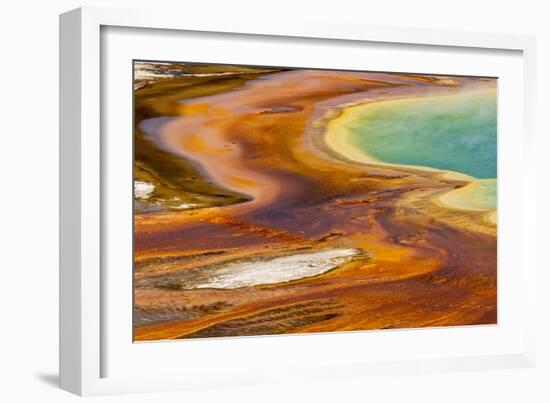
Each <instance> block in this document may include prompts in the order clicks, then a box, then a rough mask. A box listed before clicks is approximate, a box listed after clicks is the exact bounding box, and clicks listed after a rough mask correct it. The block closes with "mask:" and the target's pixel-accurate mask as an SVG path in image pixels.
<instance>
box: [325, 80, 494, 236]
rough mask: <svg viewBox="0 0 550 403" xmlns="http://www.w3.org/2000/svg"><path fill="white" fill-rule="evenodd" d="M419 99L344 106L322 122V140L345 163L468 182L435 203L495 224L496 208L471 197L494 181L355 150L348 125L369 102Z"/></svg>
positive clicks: (453, 94)
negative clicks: (479, 215) (482, 214)
mask: <svg viewBox="0 0 550 403" xmlns="http://www.w3.org/2000/svg"><path fill="white" fill-rule="evenodd" d="M492 90H493V89H481V90H473V91H492ZM458 94H459V93H451V94H444V95H430V96H427V97H421V98H424V99H425V98H439V97H452V96H456V95H458ZM415 98H420V97H404V98H390V99H387V98H386V99H378V100H377V99H372V100H369V101H366V102H360V103H355V104H351V105H343V106H341V107H339V108H338V109H339V113H338V114H337V115H336V117H331V118H327V119H326V121H325V131H324V133H323V141H324V143H325V144H326V146H327V147H328V148H329V149H330V150H332V151H334V152H335V153H336V154H338V155H340V156H342V157H344V158H345V159H347V160H350V161H353V162H357V163H360V164H365V165H373V166H382V167H395V168H406V169H411V170H415V171H420V172H422V171H424V172H431V173H437V174H438V177H439V178H440V179H443V180H451V181H461V182H467V184H466V185H465V186H463V187H460V188H457V189H451V190H449V191H446V192H444V193H443V194H438V195H436V196H435V197H434V201H435V202H436V204H438V205H440V206H442V207H446V208H451V209H457V210H469V211H480V212H487V214H485V220H486V221H487V222H488V223H490V224H495V225H496V224H497V209H496V207H495V208H492V207H491V208H485V207H480V206H479V203H477V202H476V201H475V200H472V197H474V195H475V194H476V191H477V190H478V188H479V187H480V186H481V185H482V184H483V183H485V182H488V181H495V182H496V178H494V179H493V178H492V179H478V178H475V177H473V176H470V175H467V174H464V173H461V172H456V171H449V170H444V169H438V168H433V167H428V166H421V165H405V164H396V163H391V162H386V161H381V160H379V159H377V158H375V157H373V156H372V155H369V154H368V153H367V152H366V151H365V150H362V149H360V148H359V147H357V146H356V145H355V144H354V143H353V141H352V140H351V132H350V131H349V130H348V129H347V126H348V125H349V124H351V123H353V122H355V121H357V120H358V119H359V117H360V115H361V113H362V111H363V110H364V109H365V108H367V107H368V105H369V104H372V103H381V102H385V103H390V102H391V103H400V102H409V101H411V100H412V99H415Z"/></svg>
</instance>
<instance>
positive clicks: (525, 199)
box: [60, 8, 537, 395]
mask: <svg viewBox="0 0 550 403" xmlns="http://www.w3.org/2000/svg"><path fill="white" fill-rule="evenodd" d="M108 27H118V28H131V29H146V30H150V29H154V30H157V31H156V32H159V30H160V31H164V32H176V31H179V32H194V33H195V34H197V33H201V32H202V33H204V34H205V35H206V33H219V35H222V36H223V35H232V34H240V35H241V34H242V35H247V36H251V37H254V38H255V40H258V41H262V40H263V39H268V38H283V39H284V40H287V41H288V40H290V41H295V42H296V43H300V41H305V42H304V43H305V45H304V46H307V43H310V42H307V41H308V40H317V39H319V40H338V41H340V42H338V43H342V44H345V43H359V44H361V43H377V44H378V45H377V46H389V45H396V44H397V45H414V46H416V45H418V46H428V47H434V48H438V49H443V48H445V49H470V50H475V52H477V53H478V54H483V52H489V51H490V50H499V51H513V52H516V53H517V54H518V55H520V56H519V57H520V58H521V63H520V64H521V69H522V77H519V79H520V80H522V82H521V84H522V87H521V88H522V89H523V93H521V94H520V96H521V100H520V103H521V106H522V115H523V119H522V123H521V122H520V123H521V124H522V126H521V127H520V129H519V133H515V134H514V133H512V134H511V135H512V136H516V137H514V138H515V139H516V140H517V142H518V144H520V146H521V150H522V155H523V159H524V161H525V163H524V167H525V168H524V170H523V172H524V173H527V174H526V175H523V179H522V181H523V183H522V185H523V188H524V189H528V188H529V186H532V187H534V183H532V181H534V179H533V178H534V177H535V176H534V175H529V174H528V173H529V172H534V171H535V161H534V158H533V155H534V147H535V133H534V126H533V125H534V123H533V122H534V102H535V61H534V58H535V42H534V38H533V37H530V36H521V35H507V34H489V33H468V32H456V31H444V30H437V31H431V30H419V29H408V28H384V27H370V26H364V25H360V26H359V25H350V24H342V23H327V22H315V21H306V22H302V23H299V24H292V23H288V24H286V25H284V26H283V25H281V24H279V22H276V21H272V22H270V21H269V20H261V21H260V20H247V19H244V18H243V19H223V20H221V19H219V20H216V19H213V18H210V17H208V16H204V15H181V14H177V15H174V14H171V13H170V12H169V11H164V12H161V11H151V10H117V9H105V8H80V9H77V10H73V11H70V12H68V13H65V14H63V15H61V17H60V49H61V53H60V99H61V101H60V385H61V387H62V388H63V389H65V390H68V391H70V392H73V393H76V394H79V395H96V394H112V393H130V392H132V393H133V392H140V391H148V392H149V391H161V390H172V389H185V388H196V387H214V386H223V385H226V384H232V385H247V384H257V383H266V382H267V383H269V382H273V381H276V382H281V381H283V382H293V381H295V380H296V379H300V380H301V381H303V380H304V379H327V380H329V379H334V377H335V376H336V377H346V376H348V375H349V374H354V375H353V376H369V375H370V374H374V373H376V374H380V373H386V374H389V375H397V374H410V373H419V372H442V371H465V370H476V369H493V368H494V369H497V368H518V367H528V366H533V365H534V363H535V346H534V339H535V328H536V326H535V323H534V318H531V317H530V315H532V314H533V312H535V308H536V306H535V288H536V287H535V278H536V270H537V268H536V261H535V258H534V256H535V255H536V253H535V251H534V250H533V248H534V247H535V244H536V242H535V240H534V239H533V238H534V237H535V234H536V230H535V227H536V216H535V200H534V196H530V194H529V192H518V194H517V195H516V196H511V197H514V198H516V199H515V202H517V203H516V204H515V206H519V207H520V209H521V211H517V210H515V211H514V214H521V220H520V219H519V218H518V219H517V220H516V221H514V224H513V225H514V227H512V225H510V226H509V227H507V228H513V229H514V230H515V231H519V232H518V234H517V236H518V237H519V239H520V240H521V239H523V243H522V249H521V251H520V252H517V255H515V257H514V258H515V259H519V260H518V262H520V263H521V279H522V281H521V282H518V283H517V287H518V291H517V292H518V293H520V294H518V295H521V296H522V298H523V299H524V304H523V305H522V309H523V311H524V320H523V321H522V322H521V323H519V322H518V324H517V325H511V326H516V327H514V329H512V330H513V332H514V334H515V335H516V336H517V335H521V342H516V341H517V340H519V339H518V337H520V336H517V337H516V336H514V337H516V339H517V340H516V339H514V340H516V341H514V343H510V344H509V345H508V344H506V345H503V347H502V348H500V349H499V350H498V352H497V350H494V351H486V352H485V351H483V350H482V349H481V350H480V351H477V352H474V351H470V352H469V353H468V354H464V355H461V353H460V352H459V351H458V350H457V351H455V352H453V353H449V354H445V352H444V351H443V352H441V351H439V352H436V353H434V354H431V355H429V354H426V355H423V356H419V357H420V358H414V357H413V358H411V357H405V356H403V357H401V356H400V355H399V353H397V354H396V356H395V357H389V358H388V359H387V360H378V361H372V360H371V361H369V360H363V359H362V357H361V356H358V357H357V359H354V360H348V361H345V362H336V361H335V362H330V360H328V361H327V362H326V363H322V362H317V361H316V362H314V361H308V358H307V357H308V356H307V355H304V356H300V357H298V358H296V359H295V360H289V362H288V365H284V363H276V364H275V363H274V364H273V366H272V368H270V365H271V364H270V363H269V362H267V363H266V368H264V370H263V371H262V372H258V371H257V370H254V368H253V367H251V366H249V367H246V365H248V364H247V363H248V362H252V361H247V359H246V358H245V359H243V364H242V365H241V367H238V366H237V368H236V369H234V370H233V371H232V372H229V370H228V369H227V368H223V367H222V368H221V369H220V371H219V377H218V378H216V377H213V378H212V379H209V380H208V379H204V377H201V374H203V373H201V372H200V371H198V372H197V373H196V376H193V375H194V374H191V373H187V374H186V375H181V374H180V375H178V374H177V373H176V372H175V371H174V368H177V365H179V366H181V368H182V371H181V373H185V371H184V367H185V366H187V367H189V366H192V365H194V364H197V362H193V360H197V358H193V359H191V360H190V361H188V362H186V363H184V364H177V365H176V366H175V367H172V372H170V371H168V372H167V373H163V374H159V375H158V376H152V375H147V374H145V375H144V374H131V373H128V374H125V373H124V371H125V369H124V368H122V369H121V370H120V371H110V370H109V371H108V370H107V369H106V364H105V363H106V361H107V359H108V358H109V357H110V356H111V355H112V356H114V355H116V354H115V352H113V351H119V347H120V346H119V345H117V344H113V342H112V341H111V339H110V338H109V337H110V336H108V335H106V334H107V333H106V332H105V329H104V327H105V326H106V325H107V324H109V323H110V322H109V321H106V319H105V318H106V317H107V316H109V313H110V308H109V307H110V305H109V304H107V302H106V301H107V296H108V291H106V289H105V278H107V277H108V276H105V273H104V272H102V267H104V266H105V264H106V262H105V259H106V257H105V253H104V252H105V250H106V247H105V245H104V242H105V241H104V239H103V238H104V237H103V230H102V225H104V224H105V220H106V219H107V218H106V217H105V215H104V212H102V209H103V208H104V203H106V202H105V200H104V197H105V190H106V189H107V188H106V184H105V182H106V180H105V178H106V177H109V175H111V174H112V172H109V171H108V170H106V166H107V165H106V164H105V160H106V158H107V157H105V155H106V152H105V147H110V145H109V144H110V143H109V141H106V140H105V139H104V138H102V132H105V131H106V130H108V127H106V126H105V127H104V124H105V125H107V126H108V124H107V123H104V122H103V121H102V118H104V116H102V109H101V107H102V104H101V103H102V92H103V93H105V92H108V91H107V89H106V88H104V87H102V84H104V83H103V82H102V76H101V75H102V62H104V61H102V60H101V58H102V57H105V55H109V53H102V52H103V49H102V47H104V46H105V43H103V42H102V30H104V29H105V28H108ZM148 32H150V31H144V33H143V35H148ZM331 46H338V45H337V44H336V45H334V43H333V45H331ZM102 55H103V56H102ZM403 70H404V71H409V69H408V68H407V66H406V65H404V67H403ZM516 78H518V77H516ZM516 123H518V122H516ZM504 154H506V153H504ZM504 162H506V161H504ZM499 163H500V164H502V161H500V162H499ZM109 167H111V168H110V169H118V168H112V165H109ZM499 175H500V173H499ZM499 186H500V185H499ZM128 197H129V198H130V196H128ZM504 213H506V212H504ZM504 213H503V212H502V211H501V209H500V206H499V214H504ZM508 213H511V211H509V212H508ZM500 219H501V217H500V216H499V220H500ZM499 253H500V251H499ZM506 253H508V252H506ZM499 259H500V255H499ZM499 275H500V273H499ZM104 277H105V278H104ZM499 281H500V280H499ZM128 287H131V284H128ZM130 292H131V291H130ZM499 306H500V305H499ZM499 309H500V308H499ZM499 314H500V312H499ZM102 327H103V329H102ZM512 330H510V331H512ZM460 331H461V330H460V329H455V328H451V329H446V330H445V331H444V332H440V333H439V334H438V335H437V336H436V337H438V338H439V339H441V340H442V339H443V338H446V340H448V341H449V342H450V341H451V340H453V337H455V338H456V337H457V335H458V334H459V333H460ZM413 332H414V331H413ZM430 332H434V331H432V330H425V331H424V333H418V332H417V333H410V334H409V333H407V331H404V332H401V333H399V334H397V333H395V332H378V333H377V334H376V335H375V336H367V333H368V332H365V333H363V332H356V333H355V334H353V335H351V336H349V335H348V336H345V337H348V339H347V340H350V342H351V343H352V342H357V340H359V339H360V338H362V337H371V338H372V337H376V338H377V339H380V338H396V339H399V340H400V342H402V341H403V340H406V339H407V338H408V339H409V340H410V341H411V343H414V342H415V341H414V340H413V339H419V338H426V339H428V338H430V337H431V335H430ZM480 332H485V333H487V334H486V335H485V336H484V337H491V336H490V334H489V333H490V332H492V330H481V331H480ZM453 333H454V336H453ZM369 334H372V333H369ZM396 334H397V336H395V335H396ZM308 337H312V336H308V335H306V336H298V337H297V338H294V339H292V341H290V340H291V339H287V340H288V341H284V342H281V340H283V339H281V338H277V337H275V338H274V337H269V338H268V339H269V340H271V341H270V343H271V344H270V345H269V346H270V347H269V349H272V348H273V349H276V348H277V347H276V346H275V344H279V345H280V344H281V343H293V344H295V346H294V348H296V349H304V348H306V345H307V344H308V342H306V341H305V340H306V339H307V338H308ZM334 337H344V336H342V335H335V336H334ZM461 337H462V336H461ZM258 340H260V341H258ZM261 340H263V338H245V339H241V340H237V341H235V340H232V341H229V340H220V341H218V342H217V344H216V345H213V344H210V345H208V346H207V347H208V349H209V350H215V351H218V352H220V351H221V352H223V351H224V346H229V345H231V346H232V347H231V348H233V349H234V348H236V347H237V348H238V349H240V350H241V351H242V350H246V349H249V350H250V351H249V353H248V354H249V355H251V356H253V355H255V354H256V353H257V352H259V351H262V349H265V348H266V346H267V344H263V342H262V341H261ZM273 340H275V341H273ZM328 340H329V339H324V341H325V342H328ZM128 343H130V344H131V340H128ZM224 343H225V344H224ZM230 343H232V344H230ZM159 344H162V346H161V347H160V348H161V349H162V350H163V351H160V349H159V351H158V354H159V357H167V354H171V351H170V350H171V349H176V348H179V347H172V346H175V345H176V344H177V343H159ZM107 346H109V348H107ZM194 348H195V349H197V350H200V349H201V348H204V347H201V346H200V345H199V344H195V345H194ZM152 351H153V352H152V353H150V352H148V353H147V354H155V352H154V350H152ZM274 351H276V350H274ZM136 354H142V353H141V352H137V353H136ZM144 354H145V353H144ZM140 357H145V355H140ZM123 358H127V357H126V356H125V357H123ZM160 359H166V358H160ZM212 359H214V358H212ZM250 360H252V358H251V359H250ZM130 361H131V360H130ZM290 361H292V362H290ZM303 368H308V371H307V373H305V372H304V371H303ZM111 372H112V373H113V374H114V373H115V372H116V375H111ZM329 372H330V376H329V375H327V373H329ZM106 374H107V375H106ZM335 374H337V375H335ZM222 379H226V380H225V381H223V380H222Z"/></svg>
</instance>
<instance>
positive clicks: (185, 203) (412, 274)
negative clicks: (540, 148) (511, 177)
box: [134, 62, 497, 341]
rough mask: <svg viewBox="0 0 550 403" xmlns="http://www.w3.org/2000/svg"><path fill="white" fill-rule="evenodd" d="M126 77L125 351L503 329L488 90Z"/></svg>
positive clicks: (337, 79)
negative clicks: (130, 172)
mask: <svg viewBox="0 0 550 403" xmlns="http://www.w3.org/2000/svg"><path fill="white" fill-rule="evenodd" d="M135 69H136V75H135V77H136V81H135V118H136V120H135V127H136V130H135V139H134V140H135V148H134V149H135V161H134V162H135V163H134V177H135V199H134V224H135V229H134V231H135V234H134V235H135V237H134V279H135V282H134V286H135V290H134V291H135V292H134V338H135V340H136V341H151V340H165V339H184V338H203V337H221V336H246V335H267V334H291V333H311V332H328V331H349V330H370V329H390V328H418V327H431V326H457V325H476V324H495V323H496V318H497V295H496V252H497V246H496V245H497V242H496V241H497V240H496V80H495V79H487V78H476V77H447V76H427V75H412V74H390V73H367V72H349V71H326V70H302V69H280V68H268V67H265V68H264V67H262V68H255V67H245V66H223V65H202V64H186V63H179V64H178V63H158V64H157V63H154V62H147V63H141V62H136V63H135ZM137 72H141V73H139V74H137Z"/></svg>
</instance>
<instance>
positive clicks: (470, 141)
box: [347, 91, 497, 197]
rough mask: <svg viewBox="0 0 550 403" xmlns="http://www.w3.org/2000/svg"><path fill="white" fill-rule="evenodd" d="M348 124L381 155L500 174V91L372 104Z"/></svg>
mask: <svg viewBox="0 0 550 403" xmlns="http://www.w3.org/2000/svg"><path fill="white" fill-rule="evenodd" d="M347 129H349V130H350V131H351V132H352V136H351V141H352V142H354V143H355V145H356V146H358V147H359V148H361V149H362V150H364V151H365V152H366V153H367V154H368V155H370V156H372V157H374V158H376V159H378V160H379V161H383V162H389V163H393V164H402V165H416V166H425V167H432V168H438V169H443V170H449V171H455V172H461V173H465V174H467V175H470V176H473V177H475V178H479V179H481V178H496V176H497V100H496V91H483V92H465V93H462V94H459V95H452V96H442V97H426V98H411V99H405V100H398V101H388V102H378V103H372V104H368V105H367V106H366V107H365V108H364V110H363V111H361V112H360V115H359V117H358V119H357V120H355V121H354V123H353V124H350V125H349V126H348V127H347ZM494 193H495V197H496V189H495V192H494Z"/></svg>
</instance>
